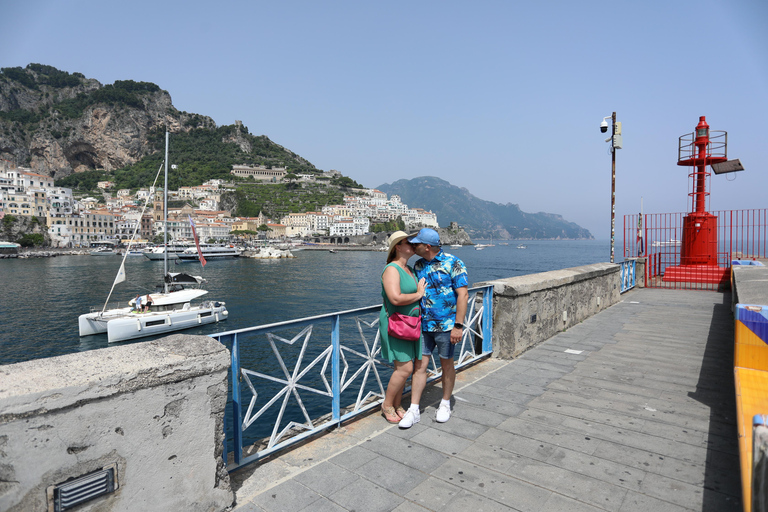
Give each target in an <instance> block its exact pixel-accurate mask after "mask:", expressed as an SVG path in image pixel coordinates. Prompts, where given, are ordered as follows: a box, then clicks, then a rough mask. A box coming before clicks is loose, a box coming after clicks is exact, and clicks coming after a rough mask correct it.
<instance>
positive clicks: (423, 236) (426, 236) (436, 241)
mask: <svg viewBox="0 0 768 512" xmlns="http://www.w3.org/2000/svg"><path fill="white" fill-rule="evenodd" d="M408 241H409V242H411V243H412V244H427V245H431V246H433V247H439V246H440V235H438V234H437V231H435V230H434V229H430V228H423V229H422V230H421V231H419V232H418V233H417V234H416V236H412V237H411V238H409V239H408Z"/></svg>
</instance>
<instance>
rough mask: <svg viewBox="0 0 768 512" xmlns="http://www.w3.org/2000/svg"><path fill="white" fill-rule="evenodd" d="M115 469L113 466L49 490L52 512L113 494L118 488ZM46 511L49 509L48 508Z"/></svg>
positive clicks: (59, 511)
mask: <svg viewBox="0 0 768 512" xmlns="http://www.w3.org/2000/svg"><path fill="white" fill-rule="evenodd" d="M116 469H117V468H116V466H115V465H114V464H113V465H112V466H108V467H105V468H104V469H102V470H99V471H95V472H93V473H89V474H87V475H84V476H81V477H79V478H76V479H74V480H70V481H68V482H65V483H62V484H57V485H54V486H53V487H52V488H49V492H48V496H49V499H51V500H52V502H53V508H52V510H53V512H63V511H65V510H70V509H72V508H74V507H76V506H77V505H80V504H81V503H85V502H86V501H90V500H92V499H96V498H98V497H99V496H103V495H105V494H109V493H111V492H114V491H115V490H116V489H117V487H118V485H117V478H116ZM49 505H50V503H49ZM48 510H51V508H50V507H49V509H48Z"/></svg>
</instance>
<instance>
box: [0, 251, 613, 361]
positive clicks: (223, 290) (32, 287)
mask: <svg viewBox="0 0 768 512" xmlns="http://www.w3.org/2000/svg"><path fill="white" fill-rule="evenodd" d="M476 242H477V243H481V242H482V241H476ZM508 243H509V245H500V244H499V242H498V241H496V242H495V244H496V245H495V246H493V247H486V248H485V249H483V250H481V251H478V250H475V249H474V247H472V246H465V247H461V248H456V249H452V248H449V247H446V248H445V250H446V252H449V253H452V254H454V255H455V256H457V257H459V258H461V259H462V260H463V261H464V262H465V264H466V266H467V271H468V275H469V282H470V283H473V284H474V283H479V282H481V281H488V280H493V279H502V278H506V277H514V276H519V275H524V274H533V273H537V272H545V271H549V270H559V269H563V268H568V267H576V266H580V265H586V264H590V263H597V262H605V261H609V260H610V242H609V241H605V240H602V241H596V240H563V241H523V242H520V241H510V242H508ZM521 243H522V244H524V245H525V246H526V247H525V248H524V249H523V248H518V245H519V244H521ZM616 253H617V254H619V253H621V249H620V246H618V245H617V250H616ZM295 254H296V257H295V258H290V259H277V260H258V259H248V258H236V259H230V260H217V261H209V262H208V264H207V265H206V266H205V267H204V268H203V267H201V266H200V265H199V263H184V264H181V265H174V264H173V263H172V262H171V263H170V264H169V271H171V272H187V273H190V274H193V275H201V276H203V277H204V278H205V279H206V280H207V283H206V284H205V289H207V290H208V291H209V293H208V295H206V298H208V299H211V300H219V301H224V302H226V304H227V309H228V310H229V318H228V320H226V321H224V322H221V323H218V324H210V325H205V326H201V327H199V328H193V329H188V330H185V331H183V332H184V333H188V334H211V333H214V332H223V331H229V330H233V329H239V328H244V327H250V326H255V325H263V324H268V323H273V322H279V321H284V320H292V319H298V318H303V317H308V316H313V315H320V314H325V313H332V312H335V311H343V310H348V309H355V308H362V307H366V306H371V305H375V304H381V286H380V281H379V279H380V276H381V271H382V269H383V267H384V264H385V258H386V253H385V252H381V251H337V252H335V253H331V252H328V251H297V252H296V253H295ZM618 259H620V258H618V257H617V260H618ZM120 261H121V257H119V256H114V257H109V256H101V257H94V256H59V257H55V258H30V259H3V260H0V319H2V320H0V364H10V363H16V362H20V361H27V360H30V359H39V358H44V357H52V356H58V355H63V354H69V353H73V352H80V351H84V350H93V349H98V348H104V347H107V346H108V343H107V336H106V334H101V335H95V336H87V337H83V338H81V337H80V336H79V334H78V323H77V319H78V316H79V315H81V314H83V313H87V312H89V311H90V308H91V307H92V306H97V307H99V308H100V307H101V306H102V305H103V304H104V301H105V300H106V298H107V295H108V294H109V291H110V288H111V286H112V283H113V281H114V278H115V274H116V272H117V270H118V268H119V266H120ZM414 261H415V257H414V258H413V259H412V260H411V262H410V263H413V262H414ZM125 271H126V281H125V282H123V283H120V284H118V285H117V286H116V287H115V289H114V292H113V294H112V298H111V299H110V301H111V302H116V301H120V302H127V301H128V300H130V299H131V298H133V297H135V296H136V294H139V293H141V294H146V293H148V292H152V291H154V289H155V285H157V284H159V283H160V282H161V277H162V274H163V262H162V261H149V260H147V259H146V258H143V257H128V258H127V259H126V263H125ZM156 337H159V336H156ZM148 339H153V338H140V339H138V340H131V341H127V342H125V343H140V342H142V341H145V340H148Z"/></svg>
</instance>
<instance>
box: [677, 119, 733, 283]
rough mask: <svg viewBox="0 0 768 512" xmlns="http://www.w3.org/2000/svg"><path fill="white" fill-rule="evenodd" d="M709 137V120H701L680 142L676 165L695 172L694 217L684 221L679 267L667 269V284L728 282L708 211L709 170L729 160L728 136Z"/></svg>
mask: <svg viewBox="0 0 768 512" xmlns="http://www.w3.org/2000/svg"><path fill="white" fill-rule="evenodd" d="M713 134H714V135H710V130H709V125H708V124H707V121H706V118H705V117H704V116H701V117H700V118H699V124H698V125H697V126H696V131H695V132H694V133H690V134H687V135H683V136H681V137H680V139H679V146H678V160H677V165H682V166H686V167H691V168H693V169H692V170H691V173H690V174H689V175H688V176H689V178H691V182H692V184H693V190H692V191H691V192H690V193H689V194H688V196H689V197H690V198H691V213H689V214H687V215H686V216H685V217H684V218H683V240H682V246H681V248H680V265H679V266H676V267H667V269H666V272H665V273H664V281H677V282H691V283H722V282H724V281H727V272H728V267H720V266H718V264H717V217H716V216H714V215H712V214H711V213H709V212H707V211H706V201H707V197H708V196H709V192H707V180H708V179H709V177H710V173H709V171H708V170H707V166H710V165H713V164H714V165H716V164H721V163H723V162H726V161H727V160H728V157H727V145H728V142H727V141H728V136H727V133H726V132H721V131H718V132H713Z"/></svg>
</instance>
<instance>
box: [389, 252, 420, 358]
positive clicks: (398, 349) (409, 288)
mask: <svg viewBox="0 0 768 512" xmlns="http://www.w3.org/2000/svg"><path fill="white" fill-rule="evenodd" d="M389 266H394V267H395V268H397V271H398V272H400V293H416V291H417V290H418V288H417V284H416V279H415V276H416V274H415V272H413V269H412V268H411V267H408V268H409V269H410V270H411V273H413V276H414V277H411V275H409V274H408V272H406V271H405V270H403V269H402V268H400V265H398V264H397V263H390V264H389V265H387V267H389ZM387 267H384V270H386V269H387ZM383 275H384V272H383V271H382V276H383ZM381 297H382V298H383V299H384V304H383V305H382V306H381V312H380V313H379V338H380V340H381V357H383V358H384V359H386V360H387V361H389V362H390V363H391V362H393V361H400V362H402V363H406V362H408V361H413V360H415V359H421V339H419V340H416V341H408V340H401V339H400V338H396V337H394V336H390V335H389V333H388V332H387V327H388V325H389V318H388V317H387V308H389V312H390V313H395V312H399V313H401V314H404V315H408V316H418V315H419V314H420V313H421V308H420V307H419V301H416V302H414V303H412V304H407V305H405V306H394V305H392V303H391V302H389V299H388V298H387V294H386V292H385V291H384V281H383V279H382V283H381Z"/></svg>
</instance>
